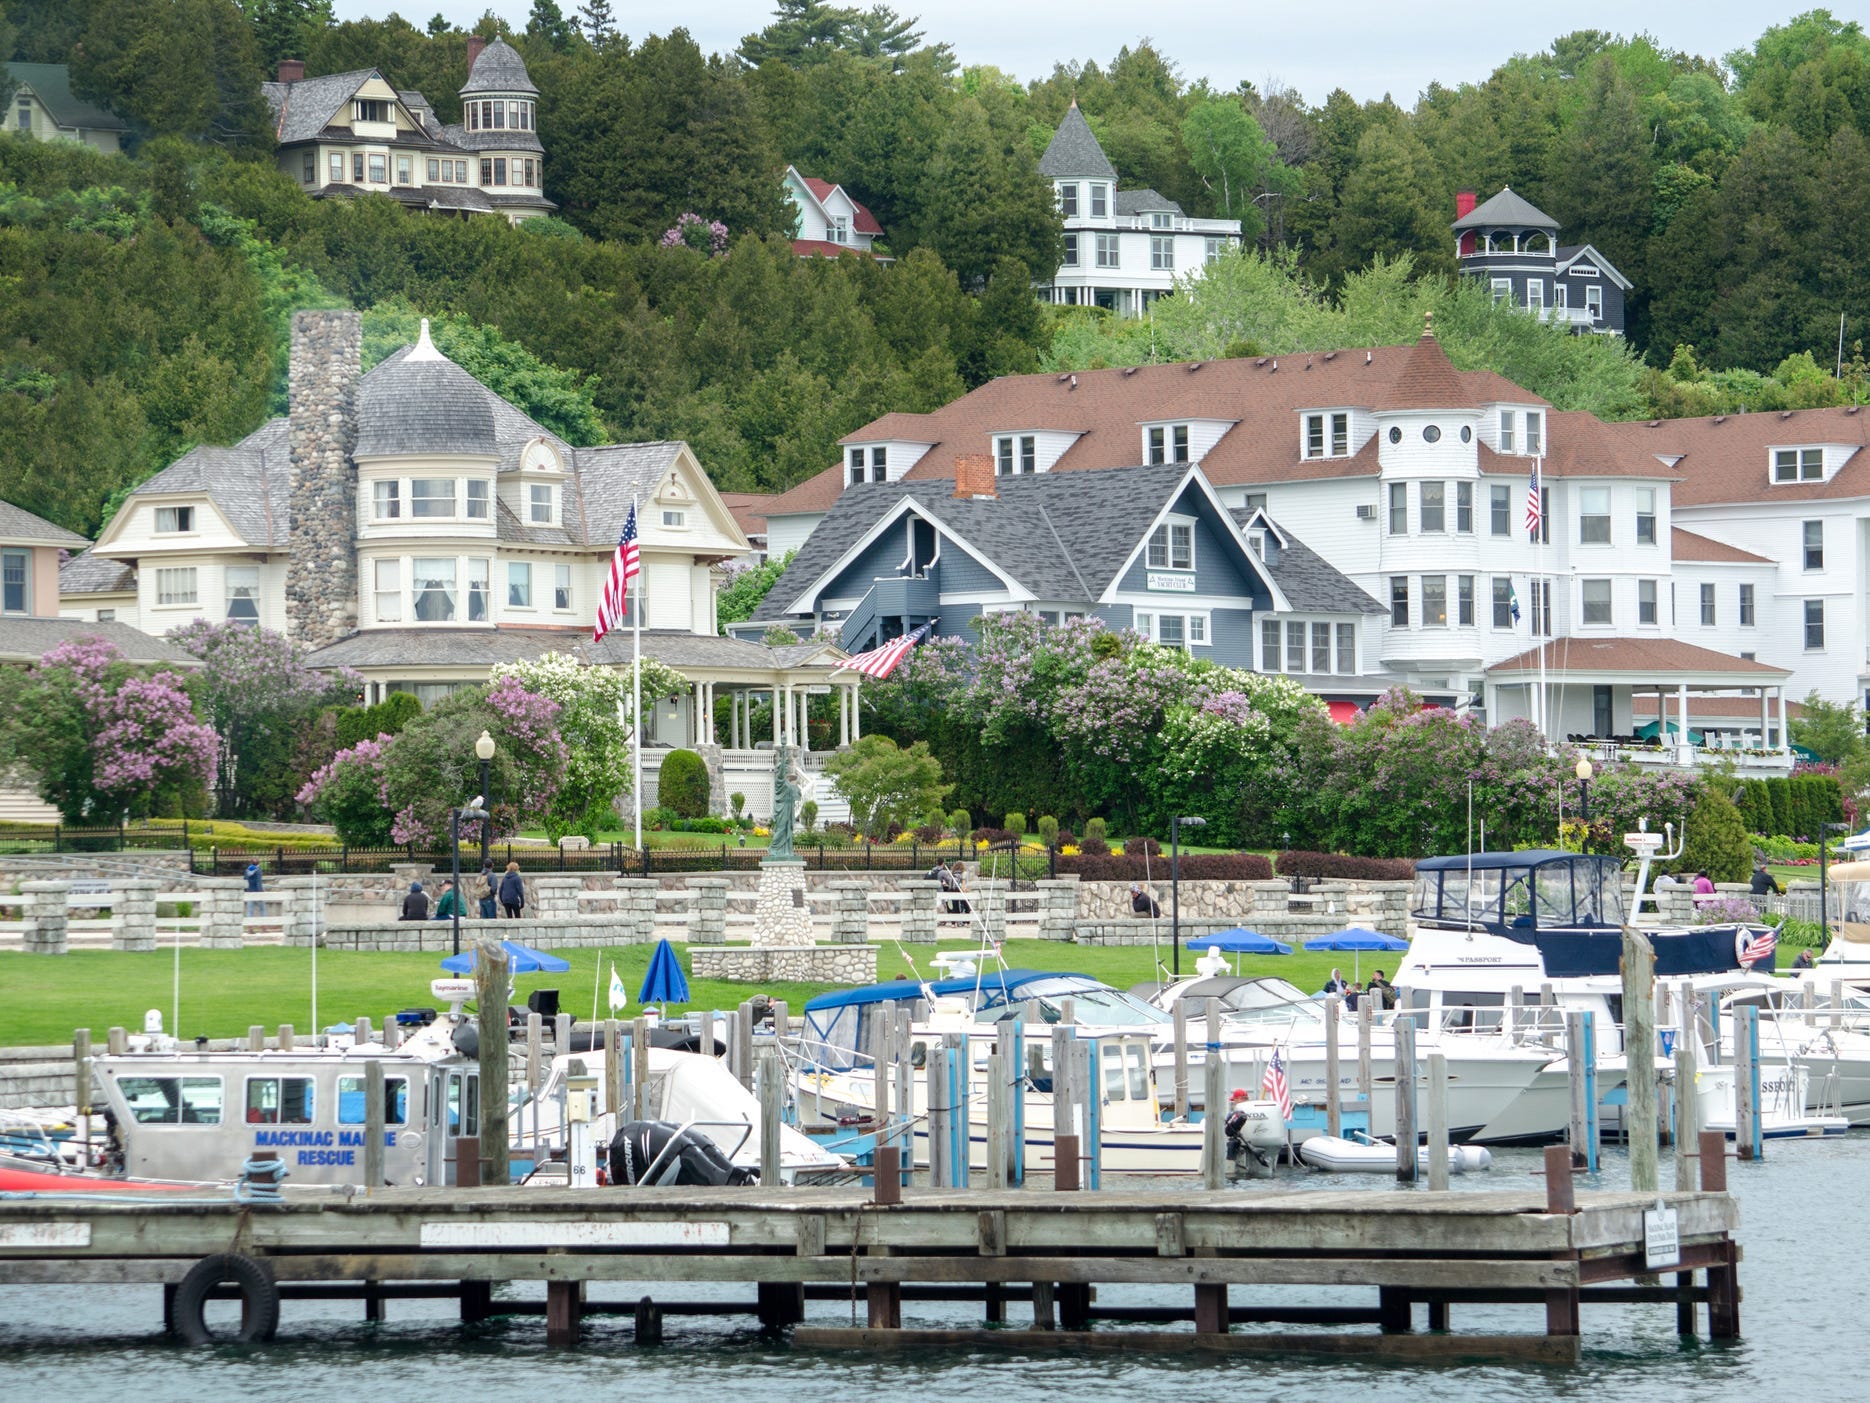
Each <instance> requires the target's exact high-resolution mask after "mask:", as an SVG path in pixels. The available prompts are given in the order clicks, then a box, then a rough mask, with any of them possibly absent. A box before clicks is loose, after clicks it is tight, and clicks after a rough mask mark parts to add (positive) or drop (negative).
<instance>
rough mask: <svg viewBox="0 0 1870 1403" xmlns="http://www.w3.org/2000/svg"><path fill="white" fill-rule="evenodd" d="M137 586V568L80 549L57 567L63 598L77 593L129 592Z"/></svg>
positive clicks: (59, 586) (59, 588)
mask: <svg viewBox="0 0 1870 1403" xmlns="http://www.w3.org/2000/svg"><path fill="white" fill-rule="evenodd" d="M135 588H136V570H135V568H134V567H133V566H131V565H129V564H128V563H127V562H125V561H121V560H109V559H106V558H105V557H104V556H101V555H93V554H92V553H91V552H90V551H88V550H87V551H80V552H79V553H78V554H76V555H74V556H73V557H72V558H71V559H70V560H68V561H66V562H65V563H64V564H63V565H61V566H59V567H58V592H59V595H60V597H61V598H62V597H64V596H66V595H77V594H127V593H129V592H130V591H132V590H134V589H135Z"/></svg>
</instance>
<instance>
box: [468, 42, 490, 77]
mask: <svg viewBox="0 0 1870 1403" xmlns="http://www.w3.org/2000/svg"><path fill="white" fill-rule="evenodd" d="M486 47H487V41H486V40H485V39H483V38H481V37H480V35H478V34H470V35H468V69H467V71H468V73H469V75H470V76H471V75H472V74H473V72H474V60H475V59H477V58H479V57H480V51H481V50H482V49H484V48H486Z"/></svg>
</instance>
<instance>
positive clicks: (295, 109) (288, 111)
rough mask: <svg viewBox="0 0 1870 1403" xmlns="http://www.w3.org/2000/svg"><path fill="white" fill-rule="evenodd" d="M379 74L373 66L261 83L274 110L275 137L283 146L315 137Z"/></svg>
mask: <svg viewBox="0 0 1870 1403" xmlns="http://www.w3.org/2000/svg"><path fill="white" fill-rule="evenodd" d="M380 77H382V75H381V74H380V73H378V72H377V70H376V69H374V68H359V69H355V70H353V71H352V72H349V73H327V74H325V75H324V76H322V77H319V78H301V79H299V81H298V82H296V83H262V84H261V85H260V90H261V91H262V92H263V93H265V94H266V100H267V102H268V103H269V104H270V105H271V106H272V109H273V120H274V127H273V136H274V138H275V139H276V140H277V141H278V142H279V144H280V145H281V146H287V145H290V144H291V143H292V142H295V141H310V140H312V139H313V138H315V137H316V136H317V135H318V134H319V133H320V132H322V131H323V130H324V129H325V128H326V127H328V126H330V125H331V119H332V118H333V117H335V116H337V115H338V111H339V109H340V108H342V107H343V106H344V104H345V103H347V102H349V101H350V100H351V97H352V95H353V94H354V93H356V91H357V90H358V89H359V88H361V87H362V86H363V85H364V84H365V82H366V81H368V80H369V79H371V78H380Z"/></svg>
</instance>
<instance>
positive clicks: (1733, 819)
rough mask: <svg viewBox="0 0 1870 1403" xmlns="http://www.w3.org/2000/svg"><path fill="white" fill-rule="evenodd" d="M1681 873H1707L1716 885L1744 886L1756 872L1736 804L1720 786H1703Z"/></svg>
mask: <svg viewBox="0 0 1870 1403" xmlns="http://www.w3.org/2000/svg"><path fill="white" fill-rule="evenodd" d="M1675 870H1676V871H1678V872H1690V873H1693V872H1706V873H1707V874H1708V875H1709V876H1710V877H1712V878H1713V879H1714V880H1715V881H1717V882H1744V881H1746V880H1747V876H1748V874H1749V873H1751V872H1752V870H1753V843H1752V841H1751V840H1750V839H1749V838H1748V837H1747V826H1746V824H1745V823H1743V822H1742V821H1741V818H1740V810H1738V809H1736V808H1735V807H1734V802H1733V800H1731V799H1729V798H1728V797H1727V795H1726V794H1724V793H1722V792H1721V786H1720V785H1718V784H1703V785H1702V786H1701V793H1700V794H1699V795H1698V796H1697V797H1696V799H1695V806H1694V808H1693V809H1692V810H1691V811H1690V813H1689V815H1688V824H1687V833H1686V835H1685V836H1684V838H1683V842H1682V856H1681V860H1680V861H1678V862H1677V863H1676V864H1675Z"/></svg>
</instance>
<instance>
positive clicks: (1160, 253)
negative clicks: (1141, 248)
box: [1149, 234, 1175, 273]
mask: <svg viewBox="0 0 1870 1403" xmlns="http://www.w3.org/2000/svg"><path fill="white" fill-rule="evenodd" d="M1149 268H1150V271H1151V272H1153V273H1173V272H1174V271H1175V238H1174V236H1173V235H1170V234H1151V235H1150V236H1149Z"/></svg>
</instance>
